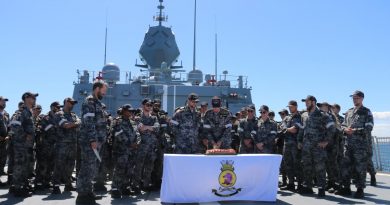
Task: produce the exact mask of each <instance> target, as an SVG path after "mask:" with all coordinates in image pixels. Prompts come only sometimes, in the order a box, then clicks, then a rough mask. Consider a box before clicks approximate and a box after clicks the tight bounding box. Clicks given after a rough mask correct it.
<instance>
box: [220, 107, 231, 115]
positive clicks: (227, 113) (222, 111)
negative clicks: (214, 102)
mask: <svg viewBox="0 0 390 205" xmlns="http://www.w3.org/2000/svg"><path fill="white" fill-rule="evenodd" d="M219 113H220V114H221V115H223V116H228V115H230V112H229V110H227V109H225V108H220V111H219Z"/></svg>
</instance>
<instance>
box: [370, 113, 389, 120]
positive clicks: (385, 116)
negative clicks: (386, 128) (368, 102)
mask: <svg viewBox="0 0 390 205" xmlns="http://www.w3.org/2000/svg"><path fill="white" fill-rule="evenodd" d="M372 115H373V116H374V119H375V120H390V112H372Z"/></svg>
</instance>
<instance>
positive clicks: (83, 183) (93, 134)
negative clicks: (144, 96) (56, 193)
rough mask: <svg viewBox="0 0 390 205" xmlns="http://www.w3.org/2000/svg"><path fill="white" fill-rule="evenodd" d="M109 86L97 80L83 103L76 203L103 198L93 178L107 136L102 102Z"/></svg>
mask: <svg viewBox="0 0 390 205" xmlns="http://www.w3.org/2000/svg"><path fill="white" fill-rule="evenodd" d="M107 88H108V87H107V84H106V83H105V82H103V81H100V80H98V81H95V82H94V84H93V91H92V92H93V93H92V95H90V96H88V97H87V98H86V99H85V101H84V102H83V104H82V105H81V116H80V117H81V130H80V132H81V133H80V139H79V143H80V150H81V165H80V171H79V174H78V177H77V192H78V195H77V198H76V203H84V204H95V200H96V199H101V197H99V196H96V195H95V194H94V193H93V186H92V180H93V179H94V178H95V177H96V174H97V172H98V169H99V165H100V160H101V158H100V156H98V154H97V153H99V151H100V149H101V147H102V145H103V143H104V142H105V141H106V136H107V119H106V115H105V114H104V111H103V107H102V102H101V100H102V98H103V97H104V96H105V94H106V92H107ZM99 159H100V160H99Z"/></svg>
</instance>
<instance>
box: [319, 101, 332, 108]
mask: <svg viewBox="0 0 390 205" xmlns="http://www.w3.org/2000/svg"><path fill="white" fill-rule="evenodd" d="M323 105H325V106H328V107H332V106H331V105H330V104H329V103H327V102H323V103H317V106H318V107H322V106H323Z"/></svg>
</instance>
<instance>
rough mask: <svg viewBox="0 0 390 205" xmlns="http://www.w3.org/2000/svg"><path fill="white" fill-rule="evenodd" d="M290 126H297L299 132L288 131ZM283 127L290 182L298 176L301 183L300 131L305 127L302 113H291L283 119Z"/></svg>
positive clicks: (284, 152)
mask: <svg viewBox="0 0 390 205" xmlns="http://www.w3.org/2000/svg"><path fill="white" fill-rule="evenodd" d="M290 127H295V129H296V130H297V131H298V132H297V133H295V134H294V133H290V132H286V131H285V130H286V129H288V128H290ZM281 128H282V129H283V131H282V132H283V133H284V149H283V161H284V166H285V169H286V174H287V178H288V182H289V184H294V181H295V180H294V178H295V177H297V180H298V184H300V183H301V180H302V172H301V171H302V170H301V169H302V167H301V161H300V158H299V155H300V153H299V150H298V133H299V130H300V129H302V128H303V126H302V118H301V115H300V114H299V113H298V112H296V113H292V114H290V115H289V116H287V117H286V118H285V120H283V122H282V125H281Z"/></svg>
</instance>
